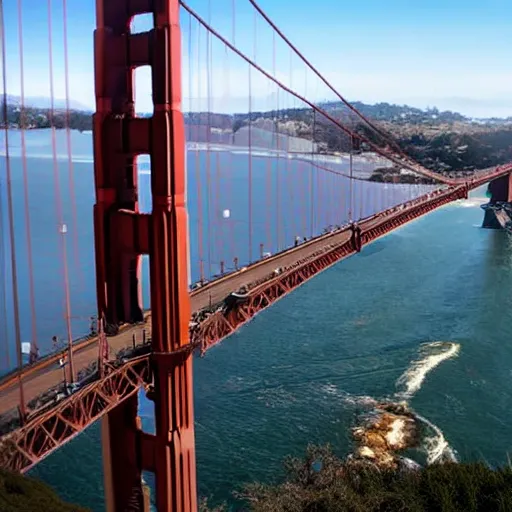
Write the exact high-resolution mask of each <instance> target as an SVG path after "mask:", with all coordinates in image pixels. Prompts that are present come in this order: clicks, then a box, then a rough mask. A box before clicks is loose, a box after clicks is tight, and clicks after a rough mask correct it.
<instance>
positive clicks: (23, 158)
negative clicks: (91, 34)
mask: <svg viewBox="0 0 512 512" xmlns="http://www.w3.org/2000/svg"><path fill="white" fill-rule="evenodd" d="M18 46H19V52H20V53H19V57H20V60H19V65H20V109H21V112H20V137H21V164H22V168H23V202H24V208H25V238H26V243H27V261H28V283H29V294H30V317H31V322H30V325H31V340H30V360H31V361H33V360H34V358H35V357H37V354H38V346H37V317H36V306H35V289H34V264H33V251H32V230H31V222H30V200H29V191H28V165H27V147H26V141H25V66H24V62H23V61H24V55H23V9H22V0H18Z"/></svg>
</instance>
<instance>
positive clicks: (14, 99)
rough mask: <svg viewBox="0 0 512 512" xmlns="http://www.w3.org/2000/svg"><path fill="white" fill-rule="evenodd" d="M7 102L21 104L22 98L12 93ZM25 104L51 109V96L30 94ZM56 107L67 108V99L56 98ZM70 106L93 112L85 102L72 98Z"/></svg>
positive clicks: (31, 106)
mask: <svg viewBox="0 0 512 512" xmlns="http://www.w3.org/2000/svg"><path fill="white" fill-rule="evenodd" d="M7 103H8V104H9V105H18V106H19V105H20V104H21V98H20V97H19V96H13V95H11V94H8V95H7ZM24 103H25V106H26V107H30V108H34V109H49V108H50V106H51V102H50V98H46V97H44V96H29V97H27V98H25V102H24ZM54 107H55V108H56V109H65V108H66V100H65V99H59V98H55V99H54ZM69 108H70V109H71V110H79V111H82V112H92V110H91V109H90V108H89V107H87V106H85V105H84V104H82V103H80V102H78V101H75V100H72V99H70V100H69Z"/></svg>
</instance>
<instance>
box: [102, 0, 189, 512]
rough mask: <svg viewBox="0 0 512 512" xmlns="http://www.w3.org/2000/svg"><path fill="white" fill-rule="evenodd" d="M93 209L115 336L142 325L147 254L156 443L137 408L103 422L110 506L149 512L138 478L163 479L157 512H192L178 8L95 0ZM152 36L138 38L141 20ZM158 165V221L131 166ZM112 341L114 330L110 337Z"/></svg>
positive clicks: (158, 0)
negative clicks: (144, 92) (144, 97)
mask: <svg viewBox="0 0 512 512" xmlns="http://www.w3.org/2000/svg"><path fill="white" fill-rule="evenodd" d="M96 10H97V29H96V31H95V38H94V39H95V76H96V80H95V81H96V113H95V115H94V172H95V183H96V205H95V207H94V226H95V245H96V273H97V294H98V318H102V319H104V321H105V325H106V326H107V327H108V329H110V333H112V332H115V331H116V330H117V329H118V327H119V325H120V324H121V323H124V322H137V321H140V320H142V318H143V310H142V297H141V286H140V279H141V255H142V254H149V262H150V263H149V264H150V284H151V315H152V349H153V354H152V372H153V379H154V386H155V423H156V425H155V426H156V434H155V435H150V434H147V433H143V432H142V431H141V428H140V419H139V418H137V398H136V396H135V397H134V398H133V399H129V400H127V401H125V402H124V403H123V404H121V405H120V406H118V407H117V408H116V409H115V410H113V411H112V412H110V413H109V414H108V416H107V417H106V419H105V420H104V422H103V445H104V467H105V483H106V494H107V507H108V509H109V510H112V511H116V512H117V511H125V510H139V509H141V508H142V507H143V498H142V489H141V471H142V470H143V469H144V470H149V471H152V472H154V473H155V476H156V501H157V507H158V511H159V512H170V511H172V512H182V511H183V512H184V511H195V510H196V509H197V503H196V500H197V498H196V493H197V490H196V470H195V443H194V418H193V395H192V355H191V351H190V350H187V348H188V345H189V333H188V324H189V319H190V303H189V296H188V262H187V259H188V253H187V244H188V233H187V209H186V204H185V198H186V190H185V184H186V179H185V137H184V121H183V114H182V112H181V34H180V26H179V3H178V0H97V5H96ZM146 13H151V14H152V15H153V21H154V28H153V29H152V30H150V31H148V32H144V33H138V34H131V32H130V25H131V21H132V19H133V17H134V16H137V15H139V14H146ZM144 65H150V66H151V68H152V93H153V102H154V114H153V116H152V117H150V118H138V117H137V116H136V114H135V105H134V69H135V68H136V67H139V66H144ZM142 154H147V155H149V156H150V159H151V194H152V199H153V211H152V213H151V214H149V215H148V214H141V213H140V212H139V207H138V186H137V165H136V157H137V156H138V155H142ZM107 332H108V330H107Z"/></svg>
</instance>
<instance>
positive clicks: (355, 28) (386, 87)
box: [0, 0, 512, 117]
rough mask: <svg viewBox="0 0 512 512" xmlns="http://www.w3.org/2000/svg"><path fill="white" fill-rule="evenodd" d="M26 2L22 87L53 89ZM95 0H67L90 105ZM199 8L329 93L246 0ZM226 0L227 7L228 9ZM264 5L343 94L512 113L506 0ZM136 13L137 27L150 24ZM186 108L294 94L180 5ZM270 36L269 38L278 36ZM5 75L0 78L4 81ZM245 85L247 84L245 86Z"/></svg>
mask: <svg viewBox="0 0 512 512" xmlns="http://www.w3.org/2000/svg"><path fill="white" fill-rule="evenodd" d="M20 1H21V3H22V14H23V16H22V24H23V27H22V28H23V46H24V51H23V58H24V66H23V68H24V84H25V95H26V96H37V97H41V96H45V97H47V96H49V95H50V77H49V65H48V63H49V40H48V33H49V27H48V4H47V1H44V0H20ZM62 1H63V0H51V2H50V6H51V14H52V16H51V22H52V29H51V34H52V46H53V63H54V70H53V71H54V90H55V96H56V97H57V98H64V97H65V88H64V54H63V42H64V35H63V30H62V28H63V12H62V5H63V4H62ZM95 3H96V2H95V1H94V0H67V10H68V50H69V85H70V96H71V98H72V99H73V100H74V101H76V102H79V103H81V104H83V105H84V106H86V107H88V108H91V109H93V108H94V104H95V97H94V67H93V31H94V28H95ZM187 3H188V4H189V5H190V6H191V7H192V8H193V9H194V10H195V11H196V12H197V13H198V14H199V15H200V16H202V17H203V18H204V19H205V20H206V21H208V20H209V21H210V23H211V25H212V26H213V27H214V28H215V29H216V30H218V31H219V32H220V33H221V34H222V35H224V36H225V37H226V39H227V40H228V41H230V42H231V43H233V41H234V43H235V46H236V47H238V48H240V49H241V50H242V51H243V52H244V53H245V54H246V55H247V56H248V57H250V58H251V59H253V60H255V61H256V62H257V63H258V64H260V65H261V66H262V67H263V68H265V69H266V70H268V71H269V72H271V73H273V74H274V76H276V77H277V78H278V79H279V80H280V81H281V82H283V83H284V84H285V85H288V86H290V87H291V88H292V89H294V90H295V91H296V92H298V93H300V94H301V95H304V96H306V97H307V98H308V99H309V100H310V101H314V102H318V101H323V100H330V99H333V98H334V96H333V94H332V93H331V92H330V91H329V90H328V89H327V88H326V87H325V86H324V85H322V84H321V82H320V81H319V80H318V78H316V76H315V75H314V73H313V72H312V71H311V70H310V69H308V68H307V67H306V65H305V64H304V63H303V62H302V61H301V59H300V58H299V57H297V56H296V55H295V54H293V52H291V51H290V49H289V48H288V47H287V46H286V45H285V44H284V43H283V42H282V41H280V39H279V37H275V36H274V34H273V32H272V30H271V29H270V28H269V27H268V26H267V25H266V23H265V22H264V21H263V20H262V19H261V18H259V17H258V16H255V11H254V9H253V8H252V7H251V6H250V4H249V2H248V0H189V1H188V2H187ZM3 4H4V10H5V12H4V18H5V27H6V28H5V32H6V49H7V52H6V53H7V73H6V78H7V92H8V93H9V94H13V95H19V94H20V90H21V89H20V62H19V59H20V52H19V41H18V37H19V30H18V21H19V16H18V11H17V9H18V0H4V2H3ZM233 5H234V9H233ZM260 6H261V7H262V8H263V9H264V10H265V11H266V12H267V13H268V15H269V16H270V18H271V19H272V20H273V21H274V22H275V23H276V24H277V25H278V26H279V28H280V29H281V30H282V31H283V32H284V33H285V34H286V35H287V36H288V37H289V39H291V41H292V42H293V43H294V44H295V45H296V46H297V48H298V49H299V50H300V51H301V52H303V54H304V55H305V56H306V57H307V58H308V59H309V60H310V61H311V62H312V63H313V64H314V65H315V66H316V67H317V68H318V70H319V71H320V72H321V73H322V74H323V75H324V76H325V77H326V78H327V79H328V80H329V81H330V82H331V84H332V85H333V86H334V87H335V88H336V89H337V90H338V91H339V92H340V93H341V94H342V95H343V96H344V97H345V98H347V99H348V100H351V101H355V100H358V101H364V102H367V103H375V102H380V101H386V102H390V103H398V104H409V105H412V106H418V107H422V108H425V107H427V106H431V107H432V106H437V107H438V108H440V109H451V110H456V111H459V112H462V113H463V114H466V115H469V116H475V117H489V116H512V95H511V94H510V88H511V84H512V60H511V58H510V55H511V54H512V32H511V31H510V20H511V19H512V2H511V1H510V0H486V2H483V1H482V0H431V1H429V2H427V1H425V0H415V1H412V0H365V1H364V2H363V1H360V2H345V1H343V0H316V1H315V2H311V1H306V0H277V1H276V0H260ZM151 24H152V20H151V19H150V18H148V17H147V16H146V17H139V18H137V19H136V20H135V21H134V23H133V27H132V30H133V31H143V30H145V29H147V28H150V27H151ZM181 28H182V98H183V108H184V110H189V109H192V110H199V109H201V110H204V109H206V108H210V109H211V110H215V111H222V112H232V111H247V110H249V108H250V109H252V110H267V109H274V108H283V107H290V106H301V105H302V103H301V101H299V100H297V99H295V98H293V97H292V96H290V95H289V94H287V93H284V92H283V91H282V90H280V91H279V92H278V89H279V88H278V87H277V86H276V84H274V83H272V82H271V81H270V80H268V79H267V78H265V77H264V76H263V75H261V74H260V73H259V72H258V71H256V70H254V69H253V70H251V71H250V70H249V68H250V66H249V65H248V64H247V63H246V62H245V61H243V60H242V59H241V58H239V57H237V56H236V55H235V54H234V53H233V52H232V51H231V49H229V48H227V47H226V46H225V45H224V44H223V43H221V42H219V41H218V40H216V38H214V37H212V36H207V34H206V32H205V30H204V29H202V28H201V29H198V25H197V23H196V22H195V20H191V18H190V16H189V15H188V14H186V12H184V11H183V10H182V16H181ZM274 41H275V42H274ZM0 87H1V86H0ZM249 90H250V95H249ZM136 107H137V110H138V111H140V112H148V111H151V110H152V100H151V80H150V72H149V69H148V68H142V69H138V70H137V71H136Z"/></svg>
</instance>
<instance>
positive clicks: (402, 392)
mask: <svg viewBox="0 0 512 512" xmlns="http://www.w3.org/2000/svg"><path fill="white" fill-rule="evenodd" d="M419 352H420V353H419V357H418V358H417V359H415V360H413V361H412V362H411V364H410V365H409V367H408V368H407V370H406V371H405V372H404V373H403V374H402V375H401V376H400V377H399V378H398V380H397V381H396V386H397V387H398V388H399V391H397V392H396V393H395V394H394V396H393V398H391V399H388V400H383V401H382V400H376V399H374V398H372V397H369V396H353V395H347V394H345V393H341V394H340V396H342V397H343V400H344V401H345V402H346V403H350V404H352V405H358V406H361V407H363V408H364V409H366V410H367V411H368V410H373V413H375V412H378V413H379V414H381V413H382V411H386V410H387V411H389V412H396V413H397V414H398V415H399V416H400V417H398V418H396V419H394V420H393V421H392V423H390V424H389V425H388V428H389V430H388V431H387V433H386V435H385V438H386V441H387V444H388V446H389V448H390V449H392V450H393V449H398V450H400V447H403V446H406V445H407V443H408V441H407V440H408V439H411V434H410V432H411V430H410V429H411V424H410V423H408V422H407V421H404V420H407V417H409V418H413V419H414V421H415V422H416V423H417V424H418V423H421V424H423V425H424V427H425V430H424V431H423V435H422V439H421V445H420V446H418V448H420V449H421V450H422V451H423V452H424V453H425V454H426V456H427V460H426V462H427V464H433V463H436V462H444V461H450V462H457V456H456V452H455V450H454V449H453V448H451V447H450V445H449V443H448V441H447V440H446V438H445V437H444V434H443V432H442V430H441V429H440V428H439V427H438V426H437V425H435V424H434V423H432V422H431V421H430V420H428V419H427V418H425V417H423V416H420V415H419V414H417V413H415V412H414V411H411V410H410V409H409V407H408V401H409V400H410V399H411V398H412V397H413V396H414V395H415V394H416V393H417V392H418V391H419V390H420V389H421V387H422V385H423V383H424V382H425V379H426V377H427V375H428V374H429V373H430V372H431V371H432V370H434V369H435V368H437V367H438V366H439V365H440V364H441V363H442V362H444V361H447V360H448V359H451V358H454V357H457V356H458V354H459V352H460V345H459V344H458V343H454V342H447V341H435V342H431V343H424V344H423V345H421V347H420V351H419ZM325 391H326V392H328V393H329V394H338V393H337V392H336V390H335V389H333V387H332V386H329V387H328V388H326V390H325ZM379 411H380V412H379ZM400 411H404V412H400ZM404 414H405V416H404ZM381 418H384V416H381ZM388 418H389V416H388ZM408 421H409V422H410V421H411V420H408ZM367 428H371V426H370V424H367V425H366V426H363V427H357V428H356V429H355V430H354V431H355V432H356V436H357V435H359V437H361V436H362V434H363V433H364V432H365V431H367V430H366V429H367ZM365 449H366V450H367V448H366V447H363V452H364V450H365Z"/></svg>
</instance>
